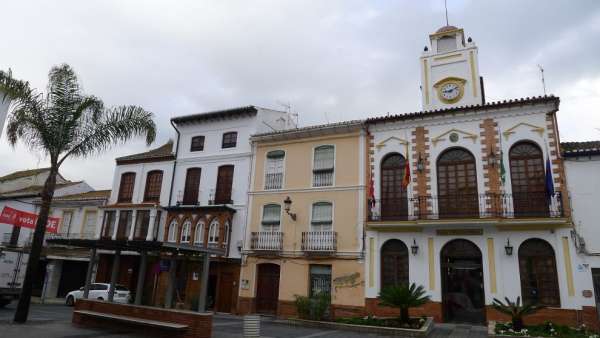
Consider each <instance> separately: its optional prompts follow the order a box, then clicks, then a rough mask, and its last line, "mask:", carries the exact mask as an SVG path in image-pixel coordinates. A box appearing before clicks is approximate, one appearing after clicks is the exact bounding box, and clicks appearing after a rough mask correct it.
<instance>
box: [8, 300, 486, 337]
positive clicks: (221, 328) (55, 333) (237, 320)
mask: <svg viewBox="0 0 600 338" xmlns="http://www.w3.org/2000/svg"><path fill="white" fill-rule="evenodd" d="M14 306H15V305H14V304H12V305H10V306H8V307H6V308H4V309H0V336H1V337H18V338H39V337H44V338H59V337H65V338H100V337H111V338H120V337H142V336H141V335H136V334H134V333H132V332H127V331H111V330H110V329H109V328H106V329H102V330H98V329H89V328H79V327H75V326H73V325H71V313H72V310H73V308H71V307H67V306H64V305H58V304H44V305H42V304H32V305H31V314H30V316H29V318H30V320H29V321H28V322H27V324H24V325H21V324H13V323H12V316H13V313H14ZM242 326H243V323H242V317H238V316H232V315H223V314H217V315H215V318H214V324H213V337H215V338H241V337H243V335H242ZM486 336H487V334H486V331H485V328H483V327H471V326H466V325H446V324H444V325H437V326H436V328H435V330H434V332H433V334H432V335H431V337H433V338H441V337H452V338H458V337H460V338H463V337H464V338H467V337H473V338H483V337H486ZM261 337H265V338H267V337H273V338H275V337H282V338H283V337H286V338H287V337H289V338H313V337H331V338H359V337H385V336H379V335H375V334H365V333H354V332H350V331H336V330H322V329H316V328H303V327H292V326H288V325H285V324H282V323H281V322H278V321H275V320H273V319H271V318H264V319H263V321H262V323H261Z"/></svg>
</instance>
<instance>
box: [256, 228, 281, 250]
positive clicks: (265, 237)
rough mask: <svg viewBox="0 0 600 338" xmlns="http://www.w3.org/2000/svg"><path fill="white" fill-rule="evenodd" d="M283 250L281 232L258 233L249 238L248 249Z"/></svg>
mask: <svg viewBox="0 0 600 338" xmlns="http://www.w3.org/2000/svg"><path fill="white" fill-rule="evenodd" d="M282 248H283V232H281V231H259V232H253V233H252V234H251V236H250V249H252V250H255V251H281V249H282Z"/></svg>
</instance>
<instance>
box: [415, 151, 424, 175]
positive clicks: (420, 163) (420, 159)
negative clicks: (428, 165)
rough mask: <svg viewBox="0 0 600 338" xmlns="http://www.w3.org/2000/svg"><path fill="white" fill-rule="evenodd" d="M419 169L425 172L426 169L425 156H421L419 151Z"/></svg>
mask: <svg viewBox="0 0 600 338" xmlns="http://www.w3.org/2000/svg"><path fill="white" fill-rule="evenodd" d="M417 170H418V171H419V172H423V170H425V163H424V162H423V158H422V157H421V153H419V159H418V160H417Z"/></svg>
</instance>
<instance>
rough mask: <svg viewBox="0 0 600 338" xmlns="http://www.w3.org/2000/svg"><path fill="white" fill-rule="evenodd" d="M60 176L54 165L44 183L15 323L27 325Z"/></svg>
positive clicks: (53, 164)
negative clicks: (35, 280) (47, 225)
mask: <svg viewBox="0 0 600 338" xmlns="http://www.w3.org/2000/svg"><path fill="white" fill-rule="evenodd" d="M57 174H58V166H57V165H56V164H55V163H52V165H51V167H50V173H49V174H48V178H47V179H46V182H45V183H44V189H43V190H42V194H41V195H42V196H41V197H42V205H41V208H40V213H39V216H38V218H37V222H36V224H35V231H34V232H33V242H32V243H31V251H30V252H29V260H28V262H27V270H25V280H24V281H23V289H22V290H21V297H19V303H18V305H17V310H16V311H15V317H14V321H15V322H16V323H25V322H26V321H27V316H28V315H29V303H30V302H31V291H32V289H33V282H34V278H35V277H36V276H35V275H36V272H37V270H38V262H39V260H40V256H41V253H42V245H43V244H44V234H45V232H46V223H47V222H48V214H49V213H50V203H52V197H53V196H54V188H55V187H56V175H57Z"/></svg>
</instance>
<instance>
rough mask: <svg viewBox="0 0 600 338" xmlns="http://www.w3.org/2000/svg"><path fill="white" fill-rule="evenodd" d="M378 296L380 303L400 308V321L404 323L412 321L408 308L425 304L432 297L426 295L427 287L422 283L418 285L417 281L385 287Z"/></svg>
mask: <svg viewBox="0 0 600 338" xmlns="http://www.w3.org/2000/svg"><path fill="white" fill-rule="evenodd" d="M378 298H379V305H383V306H390V307H395V308H398V309H400V317H398V321H399V322H400V323H404V324H407V323H409V321H410V318H409V316H408V309H410V308H411V307H418V306H421V305H424V304H425V303H427V302H429V299H430V298H429V296H427V295H425V288H424V287H423V286H422V285H419V286H417V285H416V284H415V283H412V284H410V285H409V284H407V283H404V284H400V285H397V286H388V287H385V288H383V289H382V290H381V292H379V297H378Z"/></svg>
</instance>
